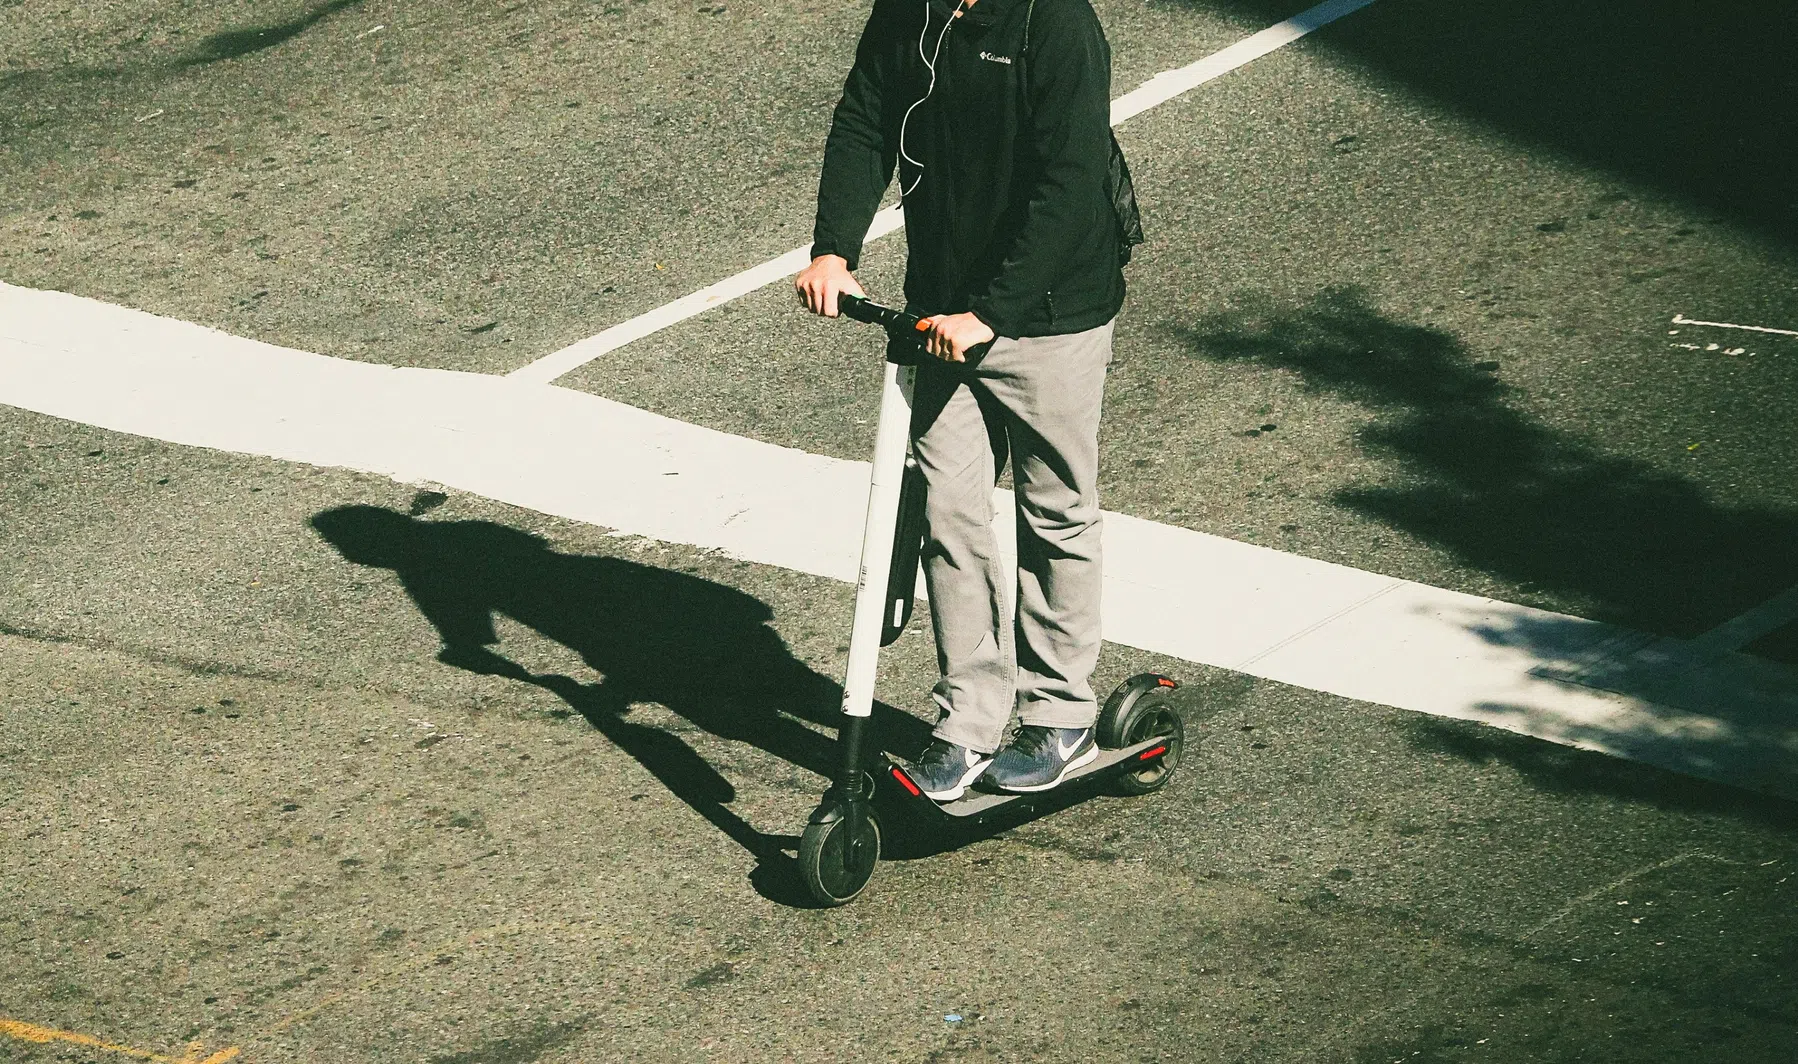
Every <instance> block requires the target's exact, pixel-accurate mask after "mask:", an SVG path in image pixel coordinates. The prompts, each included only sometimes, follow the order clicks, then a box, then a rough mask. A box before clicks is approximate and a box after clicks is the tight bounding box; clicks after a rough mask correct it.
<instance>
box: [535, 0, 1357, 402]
mask: <svg viewBox="0 0 1798 1064" xmlns="http://www.w3.org/2000/svg"><path fill="white" fill-rule="evenodd" d="M1373 2H1374V0H1329V2H1328V3H1322V4H1318V5H1317V6H1316V7H1313V8H1310V9H1309V10H1306V11H1303V12H1300V13H1299V14H1297V15H1294V16H1293V17H1291V18H1289V19H1287V20H1286V21H1284V22H1281V23H1278V24H1276V25H1273V26H1269V27H1268V28H1267V29H1264V30H1262V31H1261V32H1259V33H1256V34H1254V35H1252V36H1250V37H1246V38H1244V39H1243V40H1240V41H1238V42H1236V43H1235V44H1233V45H1231V46H1230V47H1228V48H1225V49H1224V50H1222V51H1220V52H1215V53H1213V54H1211V55H1208V56H1206V57H1205V58H1203V59H1201V60H1199V61H1198V62H1196V63H1191V64H1189V65H1187V66H1183V67H1180V68H1179V69H1177V70H1167V71H1163V72H1162V73H1160V74H1157V75H1155V76H1154V77H1153V78H1150V79H1149V80H1148V81H1146V82H1144V83H1143V84H1142V85H1141V86H1140V87H1139V88H1137V89H1135V90H1133V91H1131V92H1129V93H1126V94H1124V95H1123V96H1120V97H1118V98H1117V99H1116V100H1113V101H1112V103H1111V124H1112V125H1114V126H1115V125H1117V124H1119V123H1120V122H1123V121H1125V120H1126V119H1130V118H1134V117H1135V116H1137V115H1139V114H1142V113H1143V112H1144V111H1147V110H1149V109H1150V108H1152V107H1158V106H1160V105H1161V104H1164V103H1166V102H1168V101H1169V100H1171V99H1173V98H1174V97H1176V96H1179V95H1181V94H1182V93H1186V92H1190V91H1192V90H1193V89H1195V88H1197V87H1199V86H1200V85H1203V84H1204V83H1206V82H1207V81H1211V80H1214V79H1216V78H1220V77H1222V76H1224V75H1225V74H1228V73H1229V72H1230V71H1232V70H1235V69H1237V68H1238V67H1242V66H1246V65H1248V64H1249V63H1252V62H1254V61H1255V60H1257V59H1260V58H1261V57H1262V56H1264V55H1267V54H1268V53H1269V52H1273V51H1276V50H1278V49H1280V48H1284V47H1286V46H1287V45H1289V44H1291V43H1292V42H1293V41H1296V40H1298V39H1299V38H1301V37H1304V36H1305V35H1306V34H1308V33H1311V32H1313V31H1314V30H1318V29H1321V28H1322V27H1324V26H1327V25H1329V24H1330V23H1332V22H1335V21H1336V20H1337V19H1339V18H1342V17H1343V16H1344V15H1348V14H1352V13H1354V12H1356V11H1359V10H1361V9H1362V8H1364V7H1366V6H1368V5H1369V4H1372V3H1373ZM904 224H905V221H904V216H903V215H901V214H900V212H899V208H898V207H897V206H893V207H888V208H886V209H885V210H883V211H881V212H880V213H879V214H876V215H875V216H874V224H873V225H871V226H869V227H868V235H867V237H866V241H874V240H878V239H880V238H881V237H883V236H886V235H887V234H888V233H891V232H894V231H895V230H897V229H899V228H900V227H902V226H903V225H904ZM810 252H811V245H810V244H803V245H801V246H799V247H796V248H794V249H793V250H791V251H789V252H787V253H786V254H784V255H782V256H780V257H779V258H774V259H769V260H768V261H767V262H764V263H762V264H761V265H760V266H752V267H750V268H749V269H747V270H744V271H743V272H742V273H739V274H736V275H734V276H732V277H727V278H725V279H724V280H722V281H719V282H718V283H716V284H713V285H708V286H707V287H705V288H701V289H700V290H699V291H697V292H694V293H693V294H691V295H687V296H682V297H681V298H679V299H677V300H675V301H674V302H672V303H668V304H665V305H663V306H660V307H657V308H656V309H654V310H652V311H649V312H648V313H645V314H639V315H638V316H637V317H634V318H631V319H630V320H629V321H623V322H620V323H618V324H617V325H614V326H612V327H611V328H609V329H607V330H606V331H604V332H602V333H599V334H598V335H595V336H590V337H588V338H587V339H585V340H579V341H576V342H575V343H572V344H569V345H568V346H567V347H564V348H562V349H561V350H560V351H557V352H555V353H553V354H549V355H545V356H543V357H542V358H540V359H538V360H537V361H535V362H532V363H530V364H528V365H525V366H520V367H519V368H517V369H515V370H513V371H512V372H511V373H509V374H507V376H509V377H512V378H513V379H514V380H520V381H526V382H529V383H533V384H548V383H550V382H551V381H554V380H556V379H557V378H558V377H561V376H563V375H564V374H567V373H570V372H573V371H574V370H576V369H579V368H580V367H581V366H584V365H586V364H587V363H589V362H591V361H593V360H594V359H596V358H598V357H600V356H601V355H604V354H607V353H609V352H612V351H616V350H618V349H619V348H620V347H623V346H624V345H626V344H628V343H632V342H634V341H637V340H641V339H643V338H644V337H645V336H649V335H651V334H652V333H658V332H661V331H662V330H663V329H666V328H668V327H669V326H671V325H678V324H679V323H681V322H683V321H686V320H687V319H688V318H692V317H696V316H698V315H700V314H703V313H704V312H706V311H708V310H710V309H712V308H713V307H717V306H722V305H724V304H725V303H729V302H730V301H732V300H734V299H740V298H742V297H743V296H746V295H748V294H749V293H751V292H754V291H756V290H757V289H760V288H763V287H765V286H767V285H770V284H773V283H774V282H775V281H779V280H782V279H784V278H787V277H791V276H793V275H794V274H796V273H798V272H799V271H800V270H802V269H804V268H805V266H806V264H807V263H808V262H810V261H811V259H810Z"/></svg>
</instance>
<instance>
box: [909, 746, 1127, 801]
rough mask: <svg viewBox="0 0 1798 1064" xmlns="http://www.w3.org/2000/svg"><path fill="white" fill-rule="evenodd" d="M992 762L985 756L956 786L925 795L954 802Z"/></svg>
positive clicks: (921, 787)
mask: <svg viewBox="0 0 1798 1064" xmlns="http://www.w3.org/2000/svg"><path fill="white" fill-rule="evenodd" d="M1097 752H1098V751H1096V750H1095V751H1094V753H1095V754H1096V753H1097ZM992 763H993V759H992V758H990V757H988V758H983V759H981V760H980V761H977V762H975V763H974V765H973V767H971V768H969V769H968V772H967V775H965V776H963V777H962V778H961V782H960V783H958V784H956V785H955V786H953V787H951V788H949V789H948V790H946V791H924V797H926V798H928V799H930V800H931V801H933V802H953V801H955V800H956V799H957V798H960V797H961V796H962V795H964V794H966V793H967V792H968V784H970V783H973V782H974V781H975V780H977V779H979V778H980V777H981V776H983V775H985V773H986V769H987V766H988V765H991V764H992ZM914 782H915V781H914ZM918 789H919V790H924V788H923V786H922V785H920V786H919V787H918Z"/></svg>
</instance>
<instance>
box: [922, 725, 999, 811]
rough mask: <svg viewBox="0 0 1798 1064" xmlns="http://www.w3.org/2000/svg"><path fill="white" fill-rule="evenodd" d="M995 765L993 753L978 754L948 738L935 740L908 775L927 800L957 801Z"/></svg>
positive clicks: (926, 748)
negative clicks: (988, 767) (969, 786)
mask: <svg viewBox="0 0 1798 1064" xmlns="http://www.w3.org/2000/svg"><path fill="white" fill-rule="evenodd" d="M992 763H993V758H992V755H991V754H977V753H975V752H974V751H972V750H970V749H968V748H967V747H965V746H957V745H955V744H954V743H952V742H949V741H948V740H947V739H932V740H931V741H930V745H929V746H927V747H925V748H924V753H923V754H921V755H920V756H919V757H918V760H916V761H914V762H912V764H911V765H909V766H907V767H906V770H905V774H906V775H908V776H910V777H911V778H912V782H913V783H916V784H917V785H918V789H919V790H921V791H923V792H924V797H926V798H932V799H935V800H936V801H939V802H953V801H955V800H956V799H957V798H960V797H961V796H962V792H963V791H966V790H967V789H968V784H970V783H973V782H974V781H975V780H977V779H979V778H980V774H981V773H982V772H985V771H986V769H987V766H988V765H991V764H992Z"/></svg>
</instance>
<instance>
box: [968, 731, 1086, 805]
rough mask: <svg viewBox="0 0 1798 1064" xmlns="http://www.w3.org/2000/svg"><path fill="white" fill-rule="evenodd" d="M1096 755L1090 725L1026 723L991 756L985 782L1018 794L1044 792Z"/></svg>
mask: <svg viewBox="0 0 1798 1064" xmlns="http://www.w3.org/2000/svg"><path fill="white" fill-rule="evenodd" d="M1098 756H1099V744H1098V743H1096V742H1094V741H1093V730H1092V729H1091V728H1048V727H1044V726H1042V725H1038V724H1026V725H1024V726H1023V727H1021V728H1019V729H1018V733H1017V734H1016V735H1014V736H1012V739H1011V745H1009V746H1007V747H1006V748H1005V749H1003V750H1001V751H999V752H998V753H997V754H995V755H994V756H993V767H992V768H989V769H987V770H986V781H987V782H988V783H990V784H992V785H993V786H995V787H997V788H999V789H1000V790H1002V791H1011V792H1013V793H1018V794H1029V793H1032V792H1034V791H1046V790H1048V789H1050V788H1051V787H1054V786H1056V785H1057V784H1059V783H1060V782H1061V781H1062V780H1064V779H1067V777H1068V773H1070V772H1072V771H1074V770H1075V769H1077V768H1079V767H1081V766H1082V765H1090V764H1092V763H1093V761H1094V760H1095V759H1096V758H1097V757H1098Z"/></svg>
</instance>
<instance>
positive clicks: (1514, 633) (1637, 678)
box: [0, 284, 1798, 797]
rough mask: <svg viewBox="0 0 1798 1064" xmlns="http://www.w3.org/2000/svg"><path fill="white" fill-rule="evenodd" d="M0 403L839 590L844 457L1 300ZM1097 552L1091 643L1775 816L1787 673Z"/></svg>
mask: <svg viewBox="0 0 1798 1064" xmlns="http://www.w3.org/2000/svg"><path fill="white" fill-rule="evenodd" d="M874 368H875V367H870V372H872V371H873V369H874ZM870 383H871V381H870ZM0 403H5V404H10V405H13V406H18V407H23V408H26V409H29V410H35V411H38V412H40V413H44V414H49V415H53V416H56V417H61V418H65V419H69V420H73V421H80V422H85V423H88V424H93V425H98V426H102V427H104V428H109V429H114V430H117V431H121V432H129V433H134V434H137V435H140V436H147V437H152V438H155V439H161V440H167V441H171V442H174V443H180V444H187V445H191V446H197V447H208V448H215V449H218V450H225V451H235V452H239V453H244V454H256V455H265V456H269V457H273V458H279V459H285V460H289V461H295V462H305V463H309V464H313V465H324V466H341V467H345V468H350V469H358V470H364V471H367V472H371V473H377V474H382V475H385V476H390V477H393V478H395V479H398V480H401V481H407V482H413V483H416V482H420V481H429V482H436V483H441V484H444V485H446V486H449V487H451V488H454V489H456V490H459V491H466V492H472V493H476V494H480V495H484V496H487V497H489V498H493V499H498V500H501V501H504V502H507V503H511V504H514V505H518V506H524V507H528V508H530V509H534V510H539V511H542V512H544V513H548V514H553V515H556V516H560V517H565V518H569V519H573V520H577V521H584V522H589V523H592V524H595V525H600V526H604V527H608V528H613V529H617V530H619V531H621V532H626V533H632V534H637V535H644V536H650V537H654V538H656V539H660V540H664V541H667V542H673V543H685V544H691V545H694V546H698V547H702V548H709V549H716V550H721V551H725V552H728V553H729V554H731V555H734V556H736V557H740V558H744V559H747V560H750V561H755V562H760V563H763V564H768V565H776V566H782V567H785V568H788V569H794V570H798V571H801V572H806V573H812V574H816V575H820V576H825V577H830V578H833V579H837V580H843V581H853V579H854V577H855V570H856V564H857V554H858V548H859V538H860V529H861V520H862V517H863V514H862V512H861V511H862V508H863V505H864V502H865V499H866V497H867V484H868V480H867V478H868V470H867V466H866V465H865V464H864V463H859V462H847V461H842V460H840V459H834V458H826V457H821V456H818V455H812V454H806V453H804V452H802V451H796V450H792V449H789V448H784V447H776V446H773V445H770V444H765V443H759V442H757V441H754V440H747V439H743V438H741V437H736V436H731V435H728V434H726V433H721V432H716V431H714V430H711V429H705V428H701V427H699V426H695V425H689V424H686V423H684V422H680V421H675V420H673V419H670V418H664V417H660V416H658V415H655V414H651V413H648V412H646V411H643V410H638V409H635V408H633V407H629V406H625V405H623V404H621V403H616V402H612V401H610V400H607V399H602V398H600V397H598V396H593V395H588V394H585V393H582V392H576V391H571V390H568V389H563V388H556V387H551V386H545V385H540V384H530V383H526V382H522V381H518V380H514V379H508V378H504V377H491V376H484V375H479V374H469V373H452V372H447V371H443V370H427V369H395V368H392V367H387V366H376V365H370V364H367V363H361V362H350V361H345V360H341V359H333V358H326V357H323V356H320V355H313V354H308V353H306V352H303V351H294V350H289V349H285V348H279V347H274V346H272V345H269V344H264V343H259V342H256V341H253V340H244V339H240V338H237V337H233V336H229V335H226V334H224V333H220V332H216V331H214V330H211V329H206V328H203V327H201V326H197V325H190V324H187V323H184V322H178V321H172V320H169V319H166V318H157V317H153V316H151V315H148V314H144V313H141V312H139V311H133V310H127V309H125V308H122V307H114V306H110V305H108V304H104V303H99V302H95V301H92V300H86V299H81V298H78V297H75V296H69V295H63V294H60V293H53V292H38V291H34V290H31V289H24V288H15V287H11V286H7V285H3V284H0ZM1002 502H1003V504H1004V505H1002V506H1001V513H1003V514H1005V515H1006V516H1007V518H1008V519H1009V517H1010V515H1011V506H1010V500H1009V499H1004V500H1002ZM1004 531H1005V530H1003V529H1002V534H1003V533H1004ZM1005 538H1007V539H1009V537H1008V536H1006V537H1005ZM1105 551H1106V572H1105V616H1104V624H1105V635H1106V638H1107V639H1109V640H1111V641H1113V642H1118V643H1124V644H1127V645H1130V646H1135V647H1140V648H1143V649H1145V650H1150V651H1154V652H1157V653H1161V654H1165V655H1168V656H1171V657H1177V658H1183V659H1185V660H1188V661H1195V662H1202V663H1205V664H1210V665H1216V666H1220V667H1224V668H1232V669H1237V670H1240V671H1243V672H1247V673H1251V674H1254V675H1257V676H1262V677H1266V678H1268V679H1272V680H1278V681H1281V682H1283V683H1289V684H1295V685H1298V686H1302V687H1308V688H1311V689H1314V690H1318V691H1327V692H1330V693H1333V694H1338V695H1344V696H1347V697H1351V698H1356V699H1361V700H1363V701H1367V702H1373V703H1379V704H1384V705H1389V706H1396V707H1400V708H1404V709H1410V710H1416V711H1418V712H1423V713H1430V714H1435V715H1439V716H1446V717H1456V718H1461V719H1467V720H1478V721H1483V722H1486V723H1489V724H1494V725H1497V726H1499V727H1502V728H1507V729H1509V730H1511V731H1516V732H1522V733H1525V734H1529V735H1535V736H1538V737H1540V738H1544V739H1549V740H1552V741H1555V742H1561V743H1568V744H1572V745H1577V746H1582V747H1586V748H1588V749H1593V750H1600V751H1604V752H1608V753H1612V754H1618V755H1621V756H1626V757H1631V758H1635V759H1637V760H1641V761H1645V762H1649V763H1652V764H1656V765H1660V766H1663V767H1666V768H1671V769H1674V770H1676V771H1681V772H1686V773H1690V774H1692V775H1697V776H1702V777H1706V778H1709V779H1715V780H1720V781H1723V782H1727V783H1733V784H1738V785H1744V786H1749V787H1754V788H1757V789H1760V790H1764V791H1768V792H1771V793H1775V794H1782V795H1785V796H1787V797H1798V683H1795V682H1794V677H1793V675H1792V674H1791V672H1790V671H1788V670H1781V669H1778V668H1776V667H1773V666H1756V665H1752V664H1751V663H1746V662H1743V661H1741V660H1739V659H1736V658H1734V657H1733V656H1728V655H1726V656H1725V657H1723V658H1722V659H1720V660H1718V661H1717V662H1715V663H1713V664H1711V665H1707V666H1703V667H1697V668H1694V667H1686V668H1682V669H1676V670H1673V671H1669V670H1668V669H1667V668H1665V667H1664V664H1663V661H1662V659H1663V658H1665V657H1666V655H1665V654H1660V649H1662V648H1664V647H1665V646H1666V645H1667V644H1668V643H1670V641H1661V643H1658V644H1656V643H1653V641H1652V640H1649V639H1648V638H1647V637H1642V636H1639V635H1637V634H1635V633H1630V632H1626V631H1623V630H1621V629H1617V628H1613V627H1610V626H1607V625H1603V624H1598V623H1596V622H1592V621H1587V620H1582V619H1580V618H1577V617H1567V616H1562V615H1558V614H1553V613H1547V612H1544V611H1541V610H1533V609H1528V608H1526V607H1523V606H1517V605H1512V604H1510V603H1505V602H1498V601H1494V600H1492V599H1485V598H1480V597H1477V596H1473V595H1464V594H1460V593H1458V592H1453V591H1446V590H1443V589H1440V588H1435V587H1430V586H1427V585H1423V584H1415V583H1410V582H1407V581H1402V580H1395V579H1393V578H1391V577H1388V576H1381V575H1379V574H1376V573H1369V572H1363V571H1361V570H1358V569H1351V568H1348V567H1346V566H1341V565H1332V564H1330V563H1328V562H1321V561H1315V560H1313V559H1309V558H1302V557H1296V556H1293V555H1288V554H1282V553H1280V552H1278V551H1274V550H1269V549H1267V548H1264V547H1256V546H1251V545H1249V544H1244V543H1237V542H1233V541H1231V540H1227V539H1222V538H1219V537H1216V536H1209V535H1205V534H1203V533H1199V532H1194V531H1191V530H1189V529H1183V528H1175V527H1171V526H1168V525H1162V524H1157V523H1154V522H1151V521H1144V520H1140V519H1138V518H1133V517H1129V516H1127V515H1123V514H1108V515H1106V526H1105ZM1618 647H1621V648H1623V651H1624V652H1616V653H1613V652H1612V650H1613V648H1618ZM1644 655H1648V657H1644ZM1656 655H1658V656H1656ZM1595 662H1596V663H1598V664H1600V665H1602V666H1603V667H1602V668H1599V667H1598V666H1597V665H1595V664H1594V663H1595ZM1557 671H1559V672H1567V671H1573V672H1577V673H1578V674H1579V675H1578V676H1575V677H1574V679H1575V680H1576V682H1575V683H1567V682H1562V681H1560V680H1557V679H1553V678H1549V677H1550V676H1552V675H1553V674H1554V673H1556V672H1557ZM1601 675H1602V677H1603V679H1602V680H1597V679H1594V677H1599V676H1601ZM1579 684H1586V685H1587V686H1579ZM1598 687H1608V688H1610V689H1609V690H1599V689H1597V688H1598ZM1620 692H1621V693H1620Z"/></svg>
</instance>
